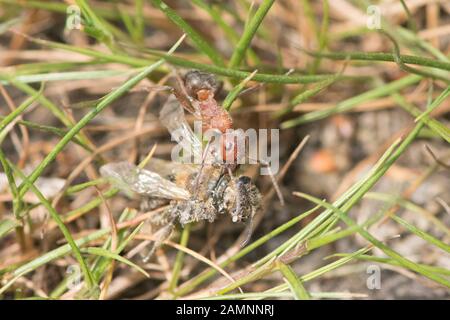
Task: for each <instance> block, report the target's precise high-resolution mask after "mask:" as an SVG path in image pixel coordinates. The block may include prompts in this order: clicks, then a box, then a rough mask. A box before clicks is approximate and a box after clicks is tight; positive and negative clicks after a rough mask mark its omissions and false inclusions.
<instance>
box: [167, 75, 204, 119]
mask: <svg viewBox="0 0 450 320" xmlns="http://www.w3.org/2000/svg"><path fill="white" fill-rule="evenodd" d="M173 73H174V75H175V80H176V81H177V84H178V87H179V88H180V89H179V90H178V89H175V88H172V93H173V95H174V96H175V97H176V98H177V99H178V101H179V102H180V104H181V105H182V106H183V108H184V109H186V110H187V111H188V112H189V113H191V114H193V115H194V116H196V117H197V118H200V107H199V105H198V103H197V101H195V99H193V98H192V97H191V96H190V95H189V94H188V92H187V90H186V86H185V85H184V81H183V79H182V78H181V76H180V74H179V73H178V71H177V69H175V68H173Z"/></svg>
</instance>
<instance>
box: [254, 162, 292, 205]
mask: <svg viewBox="0 0 450 320" xmlns="http://www.w3.org/2000/svg"><path fill="white" fill-rule="evenodd" d="M248 158H249V159H251V160H253V161H256V162H259V163H261V164H262V165H263V166H265V167H266V168H267V171H269V177H270V180H271V181H272V185H273V188H274V189H275V192H276V194H277V196H278V199H279V200H280V203H281V205H282V206H284V197H283V194H282V193H281V190H280V187H279V185H278V182H277V180H276V179H275V176H274V174H273V172H272V169H270V164H269V163H268V162H267V161H264V160H257V159H253V158H250V157H248Z"/></svg>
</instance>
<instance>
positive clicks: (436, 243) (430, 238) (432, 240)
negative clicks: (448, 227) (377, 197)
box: [391, 215, 450, 253]
mask: <svg viewBox="0 0 450 320" xmlns="http://www.w3.org/2000/svg"><path fill="white" fill-rule="evenodd" d="M391 219H392V220H394V221H396V222H397V223H399V224H401V225H402V226H404V227H405V228H406V229H408V230H409V231H411V232H412V233H414V234H415V235H417V236H419V237H420V238H422V239H424V240H425V241H426V242H428V243H430V244H432V245H434V246H436V247H438V248H441V249H442V250H444V251H445V252H447V253H450V246H449V245H447V244H445V243H444V242H442V241H441V240H439V239H437V238H435V237H433V236H432V235H430V234H428V233H426V232H424V231H422V230H420V229H419V228H417V227H415V226H413V225H412V224H410V223H408V222H407V221H406V220H403V219H402V218H400V217H398V216H395V215H393V216H391Z"/></svg>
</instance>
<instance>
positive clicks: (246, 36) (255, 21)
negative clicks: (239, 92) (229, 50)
mask: <svg viewBox="0 0 450 320" xmlns="http://www.w3.org/2000/svg"><path fill="white" fill-rule="evenodd" d="M274 2H275V0H263V2H262V3H261V5H260V6H259V8H258V10H256V12H255V15H254V16H253V17H252V19H251V20H250V22H249V24H248V26H247V27H246V28H245V30H244V33H243V34H242V36H241V38H240V40H239V42H238V43H237V45H236V47H235V49H234V52H233V54H232V56H231V58H230V62H229V63H228V67H229V68H233V69H234V68H236V67H239V65H240V63H241V62H242V59H244V56H245V53H246V50H247V48H249V47H250V43H251V41H252V39H253V36H254V35H255V34H256V31H257V30H258V28H259V26H260V24H261V23H262V21H263V20H264V17H265V16H266V15H267V13H268V12H269V10H270V8H271V7H272V5H273V3H274Z"/></svg>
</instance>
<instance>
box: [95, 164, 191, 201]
mask: <svg viewBox="0 0 450 320" xmlns="http://www.w3.org/2000/svg"><path fill="white" fill-rule="evenodd" d="M100 174H101V175H102V176H103V177H105V178H109V179H111V180H112V181H113V183H114V184H115V185H116V186H117V187H118V188H119V189H121V190H123V191H125V192H128V193H129V192H130V190H131V191H132V192H135V193H138V194H140V195H146V196H151V197H160V198H165V199H182V200H187V199H189V196H190V194H189V192H188V191H187V190H186V189H183V188H180V187H178V186H177V185H176V184H174V183H173V182H171V181H169V180H167V179H164V178H163V177H161V176H160V175H159V174H157V173H156V172H153V171H150V170H145V169H141V168H138V167H136V166H135V165H132V164H130V163H128V162H116V163H108V164H106V165H104V166H102V167H101V168H100Z"/></svg>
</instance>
